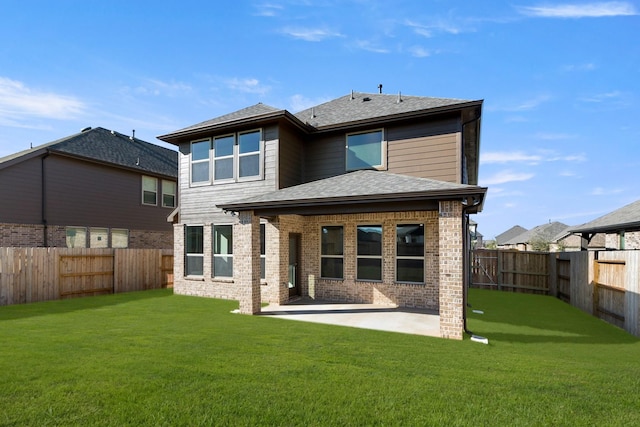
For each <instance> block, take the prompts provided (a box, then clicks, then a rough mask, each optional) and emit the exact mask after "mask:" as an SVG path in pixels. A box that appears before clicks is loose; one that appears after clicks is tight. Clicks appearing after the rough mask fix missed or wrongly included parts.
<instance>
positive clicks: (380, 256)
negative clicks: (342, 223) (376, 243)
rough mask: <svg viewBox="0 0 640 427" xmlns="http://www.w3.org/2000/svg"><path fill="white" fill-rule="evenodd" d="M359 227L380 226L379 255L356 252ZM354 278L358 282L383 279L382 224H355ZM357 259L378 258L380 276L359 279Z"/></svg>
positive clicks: (380, 280)
mask: <svg viewBox="0 0 640 427" xmlns="http://www.w3.org/2000/svg"><path fill="white" fill-rule="evenodd" d="M360 227H380V237H381V239H382V240H380V255H360V254H359V253H358V228H360ZM355 239H356V280H357V281H360V282H382V281H383V280H384V262H383V261H384V225H383V224H382V223H380V224H357V225H356V236H355ZM359 259H379V260H380V278H379V279H366V278H364V279H361V278H360V277H359V276H360V274H359V268H358V260H359Z"/></svg>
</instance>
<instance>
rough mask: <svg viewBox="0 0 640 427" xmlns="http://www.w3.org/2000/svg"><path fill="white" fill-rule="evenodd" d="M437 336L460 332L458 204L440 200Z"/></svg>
mask: <svg viewBox="0 0 640 427" xmlns="http://www.w3.org/2000/svg"><path fill="white" fill-rule="evenodd" d="M438 231H439V234H440V239H439V245H440V256H439V271H440V292H439V293H440V336H441V337H443V338H451V339H458V340H461V339H462V337H463V334H464V318H463V315H464V303H463V301H464V298H463V291H464V289H463V287H464V280H463V274H464V265H463V263H464V256H463V253H462V251H463V239H464V236H463V230H462V204H461V203H460V202H455V201H447V202H440V216H439V218H438Z"/></svg>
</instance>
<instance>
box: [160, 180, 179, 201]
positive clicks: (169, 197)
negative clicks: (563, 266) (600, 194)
mask: <svg viewBox="0 0 640 427" xmlns="http://www.w3.org/2000/svg"><path fill="white" fill-rule="evenodd" d="M162 206H163V207H165V208H175V207H176V183H175V182H173V181H167V180H166V179H163V180H162Z"/></svg>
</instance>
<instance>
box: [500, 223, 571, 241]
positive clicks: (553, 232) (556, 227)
mask: <svg viewBox="0 0 640 427" xmlns="http://www.w3.org/2000/svg"><path fill="white" fill-rule="evenodd" d="M567 228H569V226H568V225H567V224H563V223H561V222H558V221H555V222H551V223H548V224H542V225H539V226H537V227H534V228H532V229H531V230H529V231H525V232H524V233H521V234H518V235H517V236H515V237H513V238H511V239H509V240H508V241H506V242H505V243H504V244H505V245H517V244H520V243H530V242H533V241H535V240H543V241H546V242H552V241H553V238H554V237H555V236H557V235H558V234H560V233H561V232H562V231H564V230H566V229H567Z"/></svg>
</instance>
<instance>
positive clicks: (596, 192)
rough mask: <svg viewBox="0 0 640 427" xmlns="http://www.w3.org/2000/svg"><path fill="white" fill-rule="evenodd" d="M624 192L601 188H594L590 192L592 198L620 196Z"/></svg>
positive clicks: (618, 189)
mask: <svg viewBox="0 0 640 427" xmlns="http://www.w3.org/2000/svg"><path fill="white" fill-rule="evenodd" d="M622 192H624V190H623V189H622V188H603V187H596V188H594V189H593V190H592V191H591V193H590V194H591V195H592V196H609V195H611V194H620V193H622Z"/></svg>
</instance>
